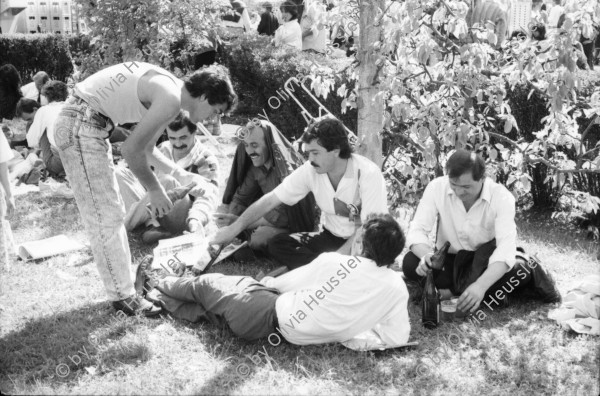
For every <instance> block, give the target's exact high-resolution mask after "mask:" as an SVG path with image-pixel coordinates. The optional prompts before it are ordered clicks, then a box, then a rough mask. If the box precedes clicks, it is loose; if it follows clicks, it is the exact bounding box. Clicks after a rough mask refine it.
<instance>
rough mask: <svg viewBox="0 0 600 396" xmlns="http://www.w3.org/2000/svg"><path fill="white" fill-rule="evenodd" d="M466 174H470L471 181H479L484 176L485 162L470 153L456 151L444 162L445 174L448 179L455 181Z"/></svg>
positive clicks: (478, 156) (461, 150)
mask: <svg viewBox="0 0 600 396" xmlns="http://www.w3.org/2000/svg"><path fill="white" fill-rule="evenodd" d="M467 172H471V175H472V176H473V180H475V181H479V180H481V178H482V177H484V176H485V161H484V160H483V158H481V156H480V155H477V154H475V153H474V152H472V151H468V150H464V149H460V150H456V152H455V153H454V154H452V155H451V156H450V158H448V161H447V162H446V173H447V174H448V177H450V178H451V179H455V178H457V177H461V176H462V175H464V174H465V173H467Z"/></svg>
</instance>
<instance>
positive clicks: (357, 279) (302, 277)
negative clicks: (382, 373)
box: [263, 253, 410, 350]
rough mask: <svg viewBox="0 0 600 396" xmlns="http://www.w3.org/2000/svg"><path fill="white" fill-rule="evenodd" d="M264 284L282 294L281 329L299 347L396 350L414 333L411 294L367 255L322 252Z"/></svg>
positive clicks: (393, 274)
mask: <svg viewBox="0 0 600 396" xmlns="http://www.w3.org/2000/svg"><path fill="white" fill-rule="evenodd" d="M263 283H264V285H265V286H267V287H273V288H276V289H278V290H279V291H281V292H282V293H283V294H282V295H281V296H279V298H278V299H277V302H276V303H275V309H276V312H277V318H278V321H279V331H280V333H281V334H282V335H283V336H284V337H285V339H286V340H288V341H289V342H291V343H292V344H296V345H309V344H324V343H328V342H342V343H343V345H345V346H346V347H348V348H351V349H357V350H369V349H386V348H394V347H398V346H401V345H403V344H405V343H406V342H407V341H408V337H409V334H410V323H409V319H408V309H407V305H408V291H407V289H406V285H405V284H404V280H403V279H402V276H401V274H400V273H399V272H395V271H393V270H391V269H390V268H387V267H378V266H377V264H375V262H374V261H372V260H369V259H366V258H364V257H354V256H346V255H342V254H339V253H323V254H321V255H320V256H319V257H317V258H316V259H315V260H313V261H312V262H311V263H310V264H307V265H305V266H302V267H300V268H297V269H295V270H293V271H290V272H288V273H286V274H283V275H281V276H279V277H277V278H271V277H268V278H265V279H264V280H263Z"/></svg>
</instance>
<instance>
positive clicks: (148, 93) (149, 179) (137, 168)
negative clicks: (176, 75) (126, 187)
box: [122, 75, 181, 217]
mask: <svg viewBox="0 0 600 396" xmlns="http://www.w3.org/2000/svg"><path fill="white" fill-rule="evenodd" d="M138 97H139V99H140V101H141V102H142V103H149V107H148V112H147V113H146V115H145V116H144V117H143V118H142V120H141V121H140V122H139V124H138V125H137V127H136V129H135V133H133V134H131V135H130V136H129V137H128V138H127V140H126V141H125V143H123V148H122V152H123V157H124V158H125V160H126V161H127V164H128V165H129V168H130V169H131V171H132V172H133V173H134V174H135V175H136V177H137V178H138V179H139V180H140V182H141V183H142V185H143V186H144V187H145V188H146V190H147V191H148V195H149V197H150V204H151V210H152V212H153V213H154V214H155V215H157V216H159V217H160V216H163V215H165V214H166V213H168V212H169V211H170V210H171V208H172V207H173V204H172V203H171V200H170V199H169V198H168V197H167V195H166V193H165V190H164V189H163V187H162V186H161V185H160V183H159V182H158V179H157V178H156V175H154V173H153V172H152V170H151V169H150V165H149V161H148V159H149V158H150V157H154V158H153V161H152V162H153V164H154V165H155V166H156V167H157V168H159V169H161V170H163V171H164V170H167V169H169V171H170V170H171V169H173V168H174V167H176V165H175V164H174V163H173V162H172V161H169V160H168V159H167V158H165V157H164V156H161V157H162V158H160V157H156V156H154V155H153V152H154V145H155V143H156V140H157V139H158V137H159V136H160V134H161V133H162V131H163V130H164V129H165V128H166V127H167V125H168V124H169V122H171V121H172V120H173V119H174V118H175V117H176V116H177V114H178V112H179V110H180V106H181V86H179V85H178V84H176V83H175V82H174V81H173V80H171V79H170V78H169V77H167V76H163V75H152V76H144V77H142V78H141V79H140V81H139V86H138ZM167 173H168V172H167Z"/></svg>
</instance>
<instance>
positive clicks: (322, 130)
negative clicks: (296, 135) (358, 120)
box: [300, 118, 352, 159]
mask: <svg viewBox="0 0 600 396" xmlns="http://www.w3.org/2000/svg"><path fill="white" fill-rule="evenodd" d="M315 139H317V143H319V144H320V145H321V146H323V147H324V148H325V149H326V150H327V151H331V150H335V149H340V158H344V159H347V158H350V155H351V154H352V146H350V141H349V140H348V132H346V128H344V124H342V122H341V121H340V120H338V119H336V118H324V119H322V120H320V121H317V122H315V123H314V124H311V125H309V126H308V128H307V129H306V131H305V132H304V133H303V134H302V136H301V137H300V140H301V141H302V142H304V143H310V142H312V141H313V140H315Z"/></svg>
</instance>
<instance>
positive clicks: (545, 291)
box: [526, 256, 562, 303]
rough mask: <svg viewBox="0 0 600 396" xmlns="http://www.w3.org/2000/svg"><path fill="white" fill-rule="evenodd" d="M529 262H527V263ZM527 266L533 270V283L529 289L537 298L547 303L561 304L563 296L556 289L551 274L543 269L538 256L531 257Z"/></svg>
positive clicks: (530, 283)
mask: <svg viewBox="0 0 600 396" xmlns="http://www.w3.org/2000/svg"><path fill="white" fill-rule="evenodd" d="M526 262H527V261H526ZM528 262H529V264H526V265H527V266H528V267H529V269H530V270H531V282H529V287H530V288H531V289H533V290H532V291H533V292H534V293H535V294H536V296H537V297H538V298H539V299H541V300H542V301H543V302H545V303H560V302H562V296H561V295H560V292H559V291H558V289H557V288H556V282H555V281H554V278H553V277H552V275H551V274H550V272H548V271H546V270H545V269H544V268H543V267H542V263H541V262H540V260H539V259H538V258H537V257H536V256H530V257H529V260H528Z"/></svg>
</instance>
